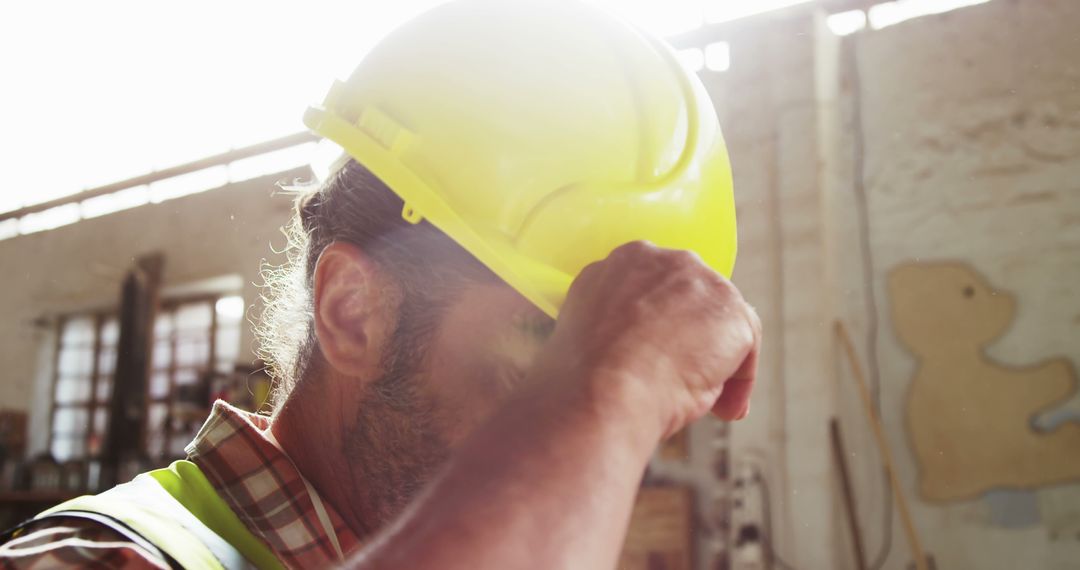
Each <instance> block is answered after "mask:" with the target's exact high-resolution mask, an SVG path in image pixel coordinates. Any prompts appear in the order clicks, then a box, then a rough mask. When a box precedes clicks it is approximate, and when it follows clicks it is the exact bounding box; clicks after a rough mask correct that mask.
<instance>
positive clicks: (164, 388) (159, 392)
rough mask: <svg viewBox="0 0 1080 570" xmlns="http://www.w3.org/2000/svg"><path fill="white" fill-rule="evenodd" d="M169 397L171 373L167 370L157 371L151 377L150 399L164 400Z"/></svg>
mask: <svg viewBox="0 0 1080 570" xmlns="http://www.w3.org/2000/svg"><path fill="white" fill-rule="evenodd" d="M168 395H169V373H168V372H167V371H165V370H159V371H155V372H154V373H153V374H152V375H151V376H150V397H151V398H155V399H156V398H164V397H165V396H168Z"/></svg>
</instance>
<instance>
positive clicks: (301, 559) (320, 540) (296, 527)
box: [185, 400, 360, 568]
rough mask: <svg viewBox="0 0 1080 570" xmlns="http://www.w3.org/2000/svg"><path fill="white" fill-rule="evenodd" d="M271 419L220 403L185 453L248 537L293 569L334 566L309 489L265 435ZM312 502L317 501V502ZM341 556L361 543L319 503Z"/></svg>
mask: <svg viewBox="0 0 1080 570" xmlns="http://www.w3.org/2000/svg"><path fill="white" fill-rule="evenodd" d="M269 429H270V419H269V418H267V417H266V416H260V415H257V414H252V413H249V412H245V411H242V410H239V409H237V408H234V407H233V406H230V405H229V404H227V403H225V402H223V401H221V400H218V401H217V402H215V403H214V409H213V411H212V412H211V413H210V417H209V418H208V419H207V420H206V423H205V424H203V427H202V429H200V430H199V433H198V435H196V436H195V439H194V440H192V442H191V443H189V444H188V446H187V448H186V449H185V451H186V452H187V454H188V458H189V459H190V460H191V461H192V462H194V463H195V464H196V465H198V466H199V469H201V470H202V472H203V474H205V475H206V478H207V479H209V480H210V483H211V484H212V485H213V486H214V489H215V490H217V492H218V494H219V495H221V498H222V499H223V500H224V501H225V503H226V504H228V505H229V507H230V508H232V510H233V511H234V512H235V513H236V515H237V516H238V517H239V518H240V520H241V521H243V523H244V524H245V525H246V526H247V528H248V530H249V531H251V533H252V534H254V535H255V536H257V537H259V538H260V539H262V540H263V542H265V543H266V545H267V546H269V547H270V549H271V550H272V551H273V552H274V554H276V555H277V557H278V558H279V559H280V560H281V561H282V563H283V564H285V565H286V566H288V567H291V568H319V567H325V566H330V565H333V564H337V563H338V556H337V552H336V551H335V549H334V546H333V542H332V539H331V538H330V536H329V535H328V534H327V533H326V531H325V530H324V528H325V527H324V526H323V524H322V523H321V522H320V521H319V516H318V513H317V512H316V509H315V506H314V504H313V503H312V497H311V496H310V495H309V493H308V489H307V486H306V485H305V484H304V481H303V480H302V479H301V477H300V473H299V472H298V471H297V470H296V467H295V466H294V465H293V462H292V460H290V459H289V457H288V456H286V455H285V453H283V452H282V451H281V450H280V449H278V447H277V446H275V445H274V444H273V443H272V442H271V441H270V439H268V438H267V434H268V433H269ZM316 500H318V498H317V497H316ZM323 505H324V506H325V507H326V511H327V515H328V516H329V519H330V524H331V526H333V527H334V530H335V531H336V533H337V538H338V541H339V543H340V545H341V549H342V551H344V552H345V553H346V554H347V553H349V552H350V551H352V550H355V549H356V548H357V547H358V546H359V544H360V541H359V540H358V539H357V537H356V535H355V534H354V533H353V532H352V530H351V529H350V528H349V527H348V526H346V524H345V521H344V519H342V518H341V516H340V515H338V513H337V511H335V510H334V508H333V507H332V506H330V505H329V504H327V503H326V502H325V501H323Z"/></svg>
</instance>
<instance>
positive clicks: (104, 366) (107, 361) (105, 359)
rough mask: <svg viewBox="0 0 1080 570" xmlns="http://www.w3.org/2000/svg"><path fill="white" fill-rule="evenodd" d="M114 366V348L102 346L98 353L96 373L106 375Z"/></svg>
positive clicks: (110, 372)
mask: <svg viewBox="0 0 1080 570" xmlns="http://www.w3.org/2000/svg"><path fill="white" fill-rule="evenodd" d="M114 368H116V350H115V349H113V348H105V347H102V349H101V353H100V354H99V355H98V374H101V375H104V376H108V375H110V374H112V372H113V369H114Z"/></svg>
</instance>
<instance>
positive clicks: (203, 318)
mask: <svg viewBox="0 0 1080 570" xmlns="http://www.w3.org/2000/svg"><path fill="white" fill-rule="evenodd" d="M212 314H213V307H212V306H211V304H210V303H209V302H206V303H193V304H190V305H181V306H180V307H179V308H177V309H176V328H177V329H178V330H185V331H191V330H196V331H197V330H200V329H201V330H209V329H210V323H211V319H212V316H211V315H212Z"/></svg>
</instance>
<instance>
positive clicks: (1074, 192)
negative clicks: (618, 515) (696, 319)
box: [826, 0, 1080, 568]
mask: <svg viewBox="0 0 1080 570" xmlns="http://www.w3.org/2000/svg"><path fill="white" fill-rule="evenodd" d="M1078 29H1080V4H1078V3H1076V2H1070V1H1066V0H1057V1H1038V2H1034V1H1013V0H996V1H993V2H990V3H988V4H985V5H981V6H977V7H973V8H970V9H964V10H959V11H956V12H953V13H950V14H944V15H940V16H935V17H927V18H922V19H918V20H914V21H910V22H907V23H904V24H900V25H897V26H895V27H892V28H888V29H885V30H881V31H878V32H873V33H868V34H865V35H861V36H858V37H856V38H853V39H852V41H851V42H850V44H849V45H847V46H845V48H846V49H847V50H850V51H848V52H847V53H846V54H845V55H848V56H850V55H853V56H854V61H855V63H854V65H855V66H856V67H855V70H854V71H853V70H852V68H851V67H845V70H846V71H845V86H844V89H843V90H842V94H841V100H840V101H839V105H840V109H839V111H838V119H837V120H838V122H839V123H840V124H846V125H848V126H853V127H857V126H858V125H857V124H853V123H852V121H853V118H854V117H855V116H856V115H855V114H854V109H856V108H857V109H858V111H859V113H858V115H859V116H861V123H862V128H861V130H858V129H856V130H854V131H851V132H849V134H848V135H847V136H846V140H842V141H837V143H838V144H837V146H835V147H833V148H834V149H835V153H836V154H837V155H839V156H837V159H838V160H843V159H844V155H846V156H847V160H849V164H848V166H849V167H851V166H855V165H854V164H853V163H852V162H850V161H851V160H852V159H851V158H850V157H852V156H857V155H858V154H859V153H860V152H861V154H862V156H863V159H864V161H863V163H862V168H861V172H854V169H851V168H849V170H848V171H847V182H846V183H844V182H843V178H844V177H845V175H844V174H842V173H841V174H838V175H837V177H836V178H835V179H834V181H835V182H837V184H835V185H830V186H828V187H827V189H826V192H827V195H828V199H829V203H830V205H831V206H832V208H833V212H832V219H833V220H836V221H837V223H835V224H832V225H831V227H830V230H831V232H832V235H831V242H832V243H831V245H830V256H831V257H833V258H834V259H835V261H834V271H835V272H836V282H837V283H838V284H840V285H841V286H838V287H837V288H836V289H835V290H834V291H833V298H834V300H835V301H836V304H837V310H838V313H839V314H840V315H842V316H844V317H845V318H848V319H849V320H850V321H852V322H853V323H854V324H855V326H856V335H857V336H856V339H857V340H856V342H861V346H860V348H861V349H862V354H863V356H864V360H866V357H868V356H869V354H868V352H867V348H868V347H867V343H866V342H865V339H866V332H867V328H866V327H867V325H868V323H870V319H868V318H867V317H866V315H867V313H866V310H865V307H866V303H865V301H866V298H867V297H866V295H867V294H868V293H869V291H868V290H867V289H866V287H865V286H864V285H863V281H862V275H863V270H864V266H863V265H862V263H861V261H860V257H859V255H858V250H857V248H856V247H855V244H857V243H858V238H857V233H856V232H855V231H854V230H856V229H857V224H856V223H854V222H853V218H854V215H855V214H856V213H857V211H858V208H857V202H856V200H855V199H854V194H853V188H854V184H853V182H854V180H855V179H854V178H853V177H860V178H861V180H862V184H863V186H864V189H865V195H866V203H867V212H868V219H867V221H868V224H867V225H868V230H869V243H870V253H871V262H872V271H871V286H872V287H873V288H874V290H873V293H874V297H875V299H876V304H877V312H878V315H877V321H878V324H879V326H878V327H877V331H876V332H877V336H878V343H877V344H878V350H877V359H878V360H879V364H880V372H879V375H880V381H881V401H882V414H883V417H884V421H885V424H886V427H887V431H888V435H889V440H890V442H891V443H892V445H893V447H894V449H895V450H896V452H897V459H898V462H899V470H900V476H901V480H902V481H903V482H904V484H905V486H906V491H907V492H908V495H909V497H912V498H914V499H915V500H914V514H915V517H916V520H917V523H918V526H919V529H920V531H921V535H922V537H923V539H924V541H925V542H926V546H927V548H928V550H929V551H930V552H932V553H933V555H934V557H935V558H936V559H937V562H938V565H939V567H941V568H1077V567H1080V481H1076V482H1074V483H1073V484H1064V485H1048V486H1044V487H1040V488H1039V489H1038V490H1035V491H998V492H995V493H991V494H990V495H989V496H986V495H984V496H982V497H979V498H975V499H970V500H958V501H948V502H943V503H931V502H928V501H926V500H924V498H923V497H921V491H920V489H919V487H918V481H919V477H920V473H919V471H918V468H917V463H916V458H915V456H914V455H913V451H912V441H911V432H910V430H909V428H908V424H907V421H908V417H907V412H908V410H907V409H906V405H907V402H908V396H909V395H910V392H909V390H910V384H911V380H912V377H913V376H914V375H915V373H916V370H917V366H918V362H917V361H916V359H915V358H914V356H913V355H912V354H911V352H909V349H908V348H907V347H905V346H904V345H903V344H901V343H900V340H899V338H898V334H897V331H896V324H897V323H895V322H894V321H893V320H892V318H891V310H890V309H891V307H890V301H891V299H890V297H889V294H888V291H887V288H886V279H887V274H888V272H889V271H890V270H891V269H893V268H894V267H895V266H897V265H898V264H900V263H904V262H911V261H921V262H933V261H959V262H963V263H965V264H967V265H969V266H970V267H971V268H973V269H974V270H975V271H976V272H978V273H979V274H981V275H982V276H983V277H985V279H986V280H987V281H988V282H989V283H990V284H991V285H992V286H993V287H994V288H996V289H999V290H1002V291H1004V292H1007V293H1010V294H1012V295H1013V296H1014V297H1015V299H1016V301H1017V303H1016V311H1015V316H1014V318H1013V320H1012V323H1011V326H1009V327H1008V328H1007V329H1006V330H1005V333H1004V335H1003V336H1002V337H1001V338H1000V340H998V341H996V342H994V343H992V344H989V345H988V347H987V352H986V355H987V356H988V357H989V358H990V359H993V360H996V361H998V362H1000V363H1001V364H1002V365H1004V366H1005V367H1009V368H1012V369H1019V368H1022V367H1027V366H1032V365H1035V364H1037V363H1039V362H1041V361H1045V360H1048V359H1051V358H1060V357H1064V358H1066V359H1069V360H1071V361H1072V363H1073V365H1074V366H1078V365H1080V342H1078V340H1080V289H1078V287H1077V283H1080V35H1078V34H1077V30H1078ZM841 130H842V129H841ZM860 145H861V150H860ZM841 170H842V169H841ZM844 291H853V292H857V293H855V294H850V295H844V294H843V292H844ZM953 293H954V292H952V291H949V292H942V294H943V295H945V294H953ZM955 294H956V298H957V299H960V291H956V292H955ZM961 302H962V301H961ZM925 334H927V335H933V334H935V333H934V331H926V333H925ZM927 366H928V367H929V365H927ZM922 372H924V373H933V372H934V371H933V370H929V369H924V370H922ZM850 380H851V379H850V377H848V376H846V375H844V376H842V377H841V381H842V382H843V383H844V384H842V385H841V387H842V388H845V389H844V390H841V393H842V394H843V395H842V397H841V398H840V401H839V404H840V408H841V409H842V410H843V414H842V420H843V421H844V426H845V428H846V434H847V435H848V436H849V441H850V442H851V443H852V445H853V446H856V445H857V447H855V449H854V451H855V452H856V453H857V457H858V458H857V459H855V460H854V463H855V468H856V469H857V476H858V479H859V485H858V487H857V493H858V494H859V498H860V500H861V502H862V507H863V508H862V510H861V512H860V515H861V516H862V519H863V521H864V524H866V525H867V526H868V527H869V528H870V529H871V530H870V532H868V541H869V543H870V545H871V549H873V548H876V545H878V544H880V542H881V532H880V530H878V529H880V522H879V521H880V519H881V516H880V512H881V511H880V509H881V508H882V498H881V497H882V492H883V489H882V483H881V476H880V468H879V467H878V466H877V454H876V453H875V452H874V451H873V447H872V446H871V445H870V441H869V435H868V434H867V433H866V429H865V425H866V424H865V422H862V421H861V417H860V410H859V407H858V403H857V401H856V400H855V398H854V397H853V396H851V391H850V390H849V389H847V388H850V387H851V386H852V384H851V383H850ZM1017 381H1022V378H1021V377H1020V376H1017ZM983 397H986V395H985V394H983V393H979V392H977V391H976V392H974V393H972V394H971V400H970V402H969V403H970V404H971V405H978V401H979V398H983ZM1075 401H1076V400H1074V402H1075ZM1072 409H1080V408H1078V407H1077V406H1075V405H1073V406H1072ZM1036 411H1037V410H1031V412H1032V414H1033V415H1034V412H1036ZM954 413H955V414H956V415H957V416H962V415H964V414H967V413H970V412H968V411H967V410H966V409H965V403H963V402H958V405H957V406H956V407H955V411H954ZM1073 417H1074V418H1075V419H1077V420H1080V414H1078V415H1076V416H1073ZM943 421H945V422H946V423H947V422H948V421H951V420H943ZM956 421H961V420H960V419H959V418H958V419H957V420H956ZM860 440H861V441H860ZM1062 452H1063V453H1072V454H1076V455H1080V446H1078V447H1076V448H1075V449H1071V451H1070V450H1068V449H1063V450H1062ZM1002 453H1005V451H1002ZM893 528H894V530H896V531H897V532H894V536H893V555H892V556H891V557H890V558H889V566H888V567H891V568H901V567H903V564H904V563H905V562H906V560H907V559H908V555H907V552H906V543H905V542H904V538H903V535H902V534H900V533H899V532H898V530H899V528H898V525H894V527H893Z"/></svg>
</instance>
